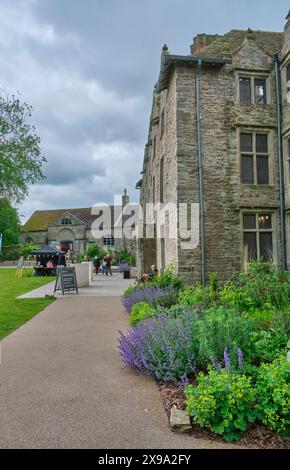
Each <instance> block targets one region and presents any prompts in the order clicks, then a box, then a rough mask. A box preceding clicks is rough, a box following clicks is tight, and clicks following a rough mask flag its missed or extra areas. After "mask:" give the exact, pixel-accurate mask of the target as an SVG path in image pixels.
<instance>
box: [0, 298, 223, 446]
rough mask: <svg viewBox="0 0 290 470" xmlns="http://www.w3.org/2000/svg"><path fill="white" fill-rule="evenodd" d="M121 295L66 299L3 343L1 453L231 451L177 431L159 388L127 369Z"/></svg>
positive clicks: (0, 381)
mask: <svg viewBox="0 0 290 470" xmlns="http://www.w3.org/2000/svg"><path fill="white" fill-rule="evenodd" d="M127 326H128V316H127V313H126V312H125V311H124V310H123V309H122V307H121V305H120V301H119V298H118V297H98V298H96V297H92V296H91V297H82V296H75V297H72V296H71V297H64V298H60V299H57V300H56V301H55V302H54V303H53V304H51V305H50V306H48V307H47V308H46V309H45V310H44V311H43V312H42V313H40V314H39V315H37V316H35V317H34V318H33V319H32V320H31V321H29V322H28V323H26V324H25V325H23V326H22V327H21V328H19V329H18V330H16V331H15V332H14V333H12V334H11V335H10V336H8V337H7V338H5V339H4V340H2V342H1V346H2V363H1V365H0V448H99V449H110V448H121V449H122V448H149V449H150V448H152V449H154V448H188V447H193V448H210V447H215V448H217V447H225V446H222V445H219V444H216V445H215V444H213V443H211V442H208V441H205V440H195V439H192V438H190V437H188V436H179V435H176V434H174V433H172V432H171V431H170V430H169V427H168V421H167V417H166V414H165V411H164V409H163V408H162V405H161V401H160V396H159V392H158V390H157V387H156V385H155V383H154V382H153V381H152V380H151V379H148V378H145V377H142V376H140V375H138V374H136V373H135V372H134V371H132V370H129V369H124V368H123V366H122V363H121V361H120V358H119V353H118V348H117V332H118V330H120V329H122V330H126V329H127Z"/></svg>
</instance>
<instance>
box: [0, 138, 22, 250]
mask: <svg viewBox="0 0 290 470" xmlns="http://www.w3.org/2000/svg"><path fill="white" fill-rule="evenodd" d="M0 142H1V139H0ZM0 148H1V146H0ZM0 158H1V157H0ZM0 167H1V164H0ZM0 186H1V182H0ZM19 230H20V220H19V216H18V213H17V210H16V209H14V207H12V206H11V204H10V203H9V201H8V200H7V199H4V198H0V233H2V235H3V240H2V243H3V245H4V246H15V245H18V243H19Z"/></svg>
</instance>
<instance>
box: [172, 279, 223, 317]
mask: <svg viewBox="0 0 290 470" xmlns="http://www.w3.org/2000/svg"><path fill="white" fill-rule="evenodd" d="M209 281H210V282H209V286H206V287H202V286H201V285H197V286H188V287H187V288H185V289H183V290H181V291H180V292H179V297H178V302H180V303H186V304H187V305H192V306H194V305H196V306H202V307H203V308H209V307H213V306H215V305H217V304H218V303H219V284H218V279H217V275H216V273H210V275H209Z"/></svg>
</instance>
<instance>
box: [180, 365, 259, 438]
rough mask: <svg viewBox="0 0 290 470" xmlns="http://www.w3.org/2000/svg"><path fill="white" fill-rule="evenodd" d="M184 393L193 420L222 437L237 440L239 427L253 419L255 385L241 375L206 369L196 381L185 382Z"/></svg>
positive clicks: (244, 425)
mask: <svg viewBox="0 0 290 470" xmlns="http://www.w3.org/2000/svg"><path fill="white" fill-rule="evenodd" d="M185 396H186V398H187V412H188V414H189V415H190V416H191V417H192V419H193V421H194V422H195V423H196V424H198V425H200V426H202V427H206V428H209V429H210V430H211V431H213V432H215V433H217V434H220V435H222V436H223V438H224V439H225V440H226V441H234V440H239V439H240V437H241V431H246V430H247V428H248V426H249V424H250V423H253V422H254V421H255V419H256V411H255V408H254V404H255V389H254V388H253V386H252V382H251V378H250V377H247V376H245V375H239V374H231V373H229V372H227V371H225V370H222V371H221V372H220V373H218V372H216V371H214V370H210V371H209V374H208V375H204V374H199V375H198V385H197V386H196V387H193V386H192V385H189V386H188V387H187V388H186V389H185Z"/></svg>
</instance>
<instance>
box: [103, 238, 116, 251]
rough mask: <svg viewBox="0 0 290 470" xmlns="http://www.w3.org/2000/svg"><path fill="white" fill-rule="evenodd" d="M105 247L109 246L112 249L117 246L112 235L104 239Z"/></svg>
mask: <svg viewBox="0 0 290 470" xmlns="http://www.w3.org/2000/svg"><path fill="white" fill-rule="evenodd" d="M103 245H104V246H108V247H110V248H112V247H114V246H115V239H114V237H113V236H112V235H105V236H104V237H103Z"/></svg>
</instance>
